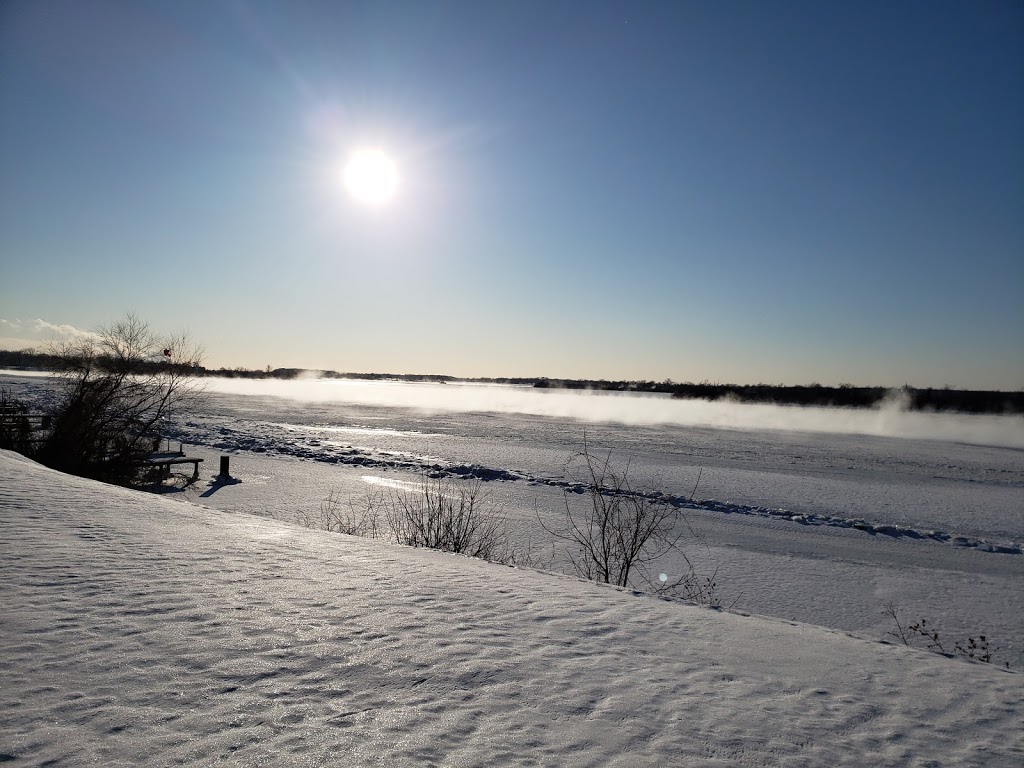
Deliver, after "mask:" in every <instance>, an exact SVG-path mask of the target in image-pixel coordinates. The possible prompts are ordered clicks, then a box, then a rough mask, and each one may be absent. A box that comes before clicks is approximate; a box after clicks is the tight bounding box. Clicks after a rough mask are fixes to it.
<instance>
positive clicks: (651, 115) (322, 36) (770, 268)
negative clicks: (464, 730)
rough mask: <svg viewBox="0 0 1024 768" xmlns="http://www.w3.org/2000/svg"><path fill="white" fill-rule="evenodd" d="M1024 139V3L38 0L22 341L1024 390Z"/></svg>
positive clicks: (12, 235) (473, 366) (18, 69)
mask: <svg viewBox="0 0 1024 768" xmlns="http://www.w3.org/2000/svg"><path fill="white" fill-rule="evenodd" d="M1022 137H1024V3H1021V2H1017V1H1006V2H984V1H983V2H924V1H922V2H856V3H853V2H819V1H817V0H815V1H811V0H807V1H806V2H765V3H761V2H728V1H726V2H652V3H644V2H628V3H627V2H619V3H597V2H551V1H545V2H523V1H522V0H517V1H516V2H503V3H498V2H483V3H480V2H458V3H456V2H430V3H425V2H403V3H386V2H372V3H350V2H301V1H300V0H289V1H288V2H283V1H282V2H255V1H253V0H232V1H230V2H216V1H215V0H194V1H190V0H180V1H179V0H176V1H175V2H117V1H116V0H103V1H100V0H95V1H93V0H71V1H69V2H61V1H59V0H58V1H52V0H51V1H50V2H32V1H31V0H24V1H19V0H10V1H8V2H4V3H3V4H2V5H0V318H3V320H4V322H3V324H2V326H3V327H0V337H4V339H3V343H4V344H5V345H7V346H17V345H18V344H19V343H21V342H22V341H26V340H27V341H32V340H34V339H35V338H36V336H38V333H36V331H34V330H32V328H33V321H36V320H42V321H44V323H43V324H40V323H38V322H36V323H34V327H35V328H36V329H38V328H39V327H41V326H42V325H45V326H46V327H51V326H50V324H52V325H69V326H73V327H77V328H92V327H95V326H96V325H98V324H101V323H104V322H107V321H110V320H112V319H115V318H117V317H118V316H120V315H122V314H123V313H124V312H125V311H126V310H134V311H136V312H137V313H138V314H139V315H141V316H142V317H144V318H146V319H148V320H149V321H150V322H151V324H152V325H154V326H155V327H157V328H160V329H167V330H178V329H183V328H188V329H190V330H191V331H192V333H193V334H194V335H195V336H196V337H198V338H199V339H201V340H202V341H203V342H204V344H205V346H206V350H207V363H208V364H210V365H212V366H221V365H225V366H236V365H242V366H247V367H263V366H265V365H271V366H273V367H279V366H299V367H311V368H320V367H322V368H334V369H337V370H342V371H387V372H395V373H398V372H421V373H449V374H454V375H484V376H501V375H508V376H531V375H548V376H559V377H586V378H591V377H603V378H629V379H636V378H643V379H659V380H660V379H664V378H672V379H675V380H695V381H699V380H703V379H710V380H712V381H714V380H719V381H735V382H757V381H765V382H786V383H807V382H810V381H820V382H822V383H838V382H841V381H848V382H853V383H860V384H886V385H899V384H903V383H906V382H909V383H911V384H914V385H918V386H926V385H933V386H942V385H945V384H950V385H955V386H964V387H975V388H989V387H996V388H1002V389H1018V388H1020V387H1022V386H1024V138H1022ZM366 146H369V147H377V148H381V149H383V150H385V151H386V152H387V153H388V154H389V155H390V156H391V157H392V158H393V159H394V161H395V163H396V165H397V167H398V170H399V174H400V179H401V182H400V187H399V190H398V194H397V195H396V197H395V198H394V199H393V200H391V201H390V202H388V203H386V204H382V205H376V206H369V205H366V204H365V203H360V202H359V201H358V200H355V199H353V198H352V197H351V196H350V195H349V194H348V193H347V192H346V190H345V188H344V186H343V184H342V181H341V176H342V167H343V164H344V162H345V160H346V158H347V157H348V156H349V155H350V153H351V152H352V151H353V150H354V149H355V148H358V147H366ZM33 334H35V335H33Z"/></svg>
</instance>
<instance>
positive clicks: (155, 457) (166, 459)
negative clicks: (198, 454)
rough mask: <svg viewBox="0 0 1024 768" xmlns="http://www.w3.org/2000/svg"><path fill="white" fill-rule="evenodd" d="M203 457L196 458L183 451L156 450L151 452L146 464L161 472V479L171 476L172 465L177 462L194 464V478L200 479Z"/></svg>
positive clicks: (144, 463)
mask: <svg viewBox="0 0 1024 768" xmlns="http://www.w3.org/2000/svg"><path fill="white" fill-rule="evenodd" d="M201 461H202V459H196V458H192V457H189V456H186V455H185V454H184V453H183V452H182V451H154V452H153V453H151V454H149V455H148V456H147V457H146V459H145V461H144V462H143V465H144V466H148V467H152V468H153V469H154V470H156V471H158V472H159V473H160V481H161V482H162V481H164V480H166V479H167V478H169V477H170V476H171V467H172V466H173V465H175V464H192V465H193V467H194V468H195V469H194V470H193V472H192V479H193V480H198V479H199V462H201Z"/></svg>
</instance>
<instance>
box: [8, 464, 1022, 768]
mask: <svg viewBox="0 0 1024 768" xmlns="http://www.w3.org/2000/svg"><path fill="white" fill-rule="evenodd" d="M0 612H2V623H0V643H2V647H3V654H2V656H0V760H6V761H11V763H12V764H13V765H37V764H43V763H46V764H49V765H75V766H79V765H104V766H106V765H167V764H172V763H178V762H183V763H189V764H201V765H205V764H212V763H217V762H221V763H224V764H229V765H331V764H333V765H413V764H439V765H509V764H512V765H567V766H577V765H579V766H582V765H631V766H632V765H681V764H686V765H739V766H761V765H781V764H785V765H792V766H798V765H808V766H811V765H823V764H837V765H979V766H981V765H985V766H1001V765H1006V766H1011V765H1012V766H1019V765H1020V764H1022V763H1024V676H1022V675H1019V674H1014V673H1007V672H1002V671H1000V670H998V669H996V668H993V667H991V666H989V665H982V664H973V663H969V662H965V661H960V660H955V659H948V658H945V657H941V656H937V655H933V654H929V653H926V652H921V651H915V650H910V649H906V648H903V647H896V646H887V645H883V644H880V643H876V642H868V641H865V640H862V639H858V638H854V637H850V636H847V635H845V634H842V633H839V632H835V631H829V630H825V629H822V628H819V627H814V626H809V625H802V624H794V623H789V622H784V621H779V620H773V619H764V618H757V617H750V616H741V615H737V614H731V613H728V612H720V611H712V610H706V609H700V608H695V607H691V606H686V605H682V604H679V603H672V602H667V601H661V600H656V599H652V598H649V597H644V596H638V595H634V594H632V593H629V592H623V591H618V590H614V589H609V588H605V587H600V586H597V585H592V584H589V583H584V582H579V581H576V580H573V579H568V578H564V577H558V576H553V575H549V574H543V573H538V572H534V571H530V570H519V569H512V568H507V567H501V566H495V565H491V564H488V563H485V562H481V561H476V560H471V559H466V558H461V557H455V556H450V555H445V554H441V553H436V552H430V551H424V550H412V549H407V548H402V547H395V546H391V545H387V544H384V543H381V542H377V541H371V540H366V539H354V538H348V537H343V536H337V535H330V534H323V533H318V532H314V531H308V530H305V529H300V528H296V527H293V526H289V525H286V524H282V523H278V522H275V521H272V520H266V519H262V518H257V517H253V516H248V515H239V514H231V513H226V512H220V511H216V510H211V509H206V508H200V507H197V506H194V505H191V504H187V503H181V502H175V501H170V500H166V499H161V498H157V497H153V496H150V495H146V494H142V493H137V492H132V491H127V490H123V489H118V488H112V487H109V486H104V485H101V484H97V483H92V482H90V481H86V480H82V479H77V478H71V477H67V476H64V475H60V474H58V473H55V472H52V471H50V470H47V469H44V468H42V467H40V466H38V465H36V464H33V463H31V462H29V461H27V460H24V459H21V458H20V457H17V456H15V455H13V454H10V453H6V452H0Z"/></svg>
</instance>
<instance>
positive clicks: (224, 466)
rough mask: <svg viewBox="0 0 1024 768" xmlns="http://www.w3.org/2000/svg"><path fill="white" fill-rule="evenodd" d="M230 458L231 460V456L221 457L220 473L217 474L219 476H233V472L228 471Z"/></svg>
mask: <svg viewBox="0 0 1024 768" xmlns="http://www.w3.org/2000/svg"><path fill="white" fill-rule="evenodd" d="M228 460H229V457H227V456H221V457H220V474H219V475H217V477H223V478H228V477H231V473H230V472H228Z"/></svg>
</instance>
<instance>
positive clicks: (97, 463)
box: [40, 313, 202, 482]
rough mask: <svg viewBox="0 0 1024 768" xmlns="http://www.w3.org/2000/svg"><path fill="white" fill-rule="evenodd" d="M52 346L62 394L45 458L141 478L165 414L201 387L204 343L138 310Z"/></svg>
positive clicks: (79, 470)
mask: <svg viewBox="0 0 1024 768" xmlns="http://www.w3.org/2000/svg"><path fill="white" fill-rule="evenodd" d="M50 353H51V354H53V355H54V356H55V357H56V359H57V368H56V370H55V372H54V376H55V378H56V380H57V382H58V386H59V388H60V392H61V396H60V400H59V403H58V405H57V408H56V411H55V413H54V414H53V428H52V431H51V433H50V436H49V437H48V439H47V440H46V442H45V443H44V445H43V447H42V449H41V451H40V459H41V460H42V461H43V463H45V464H47V465H49V466H52V467H55V468H57V469H61V470H63V471H67V472H71V473H74V474H81V475H86V476H90V477H96V478H97V479H103V480H110V481H115V482H131V481H132V480H135V479H137V476H138V472H139V469H138V468H139V460H140V459H141V458H142V457H143V456H144V455H145V453H146V452H147V451H149V450H152V448H153V444H154V441H155V440H157V439H159V435H160V427H161V424H162V422H163V421H164V420H165V419H166V418H168V417H169V416H170V415H171V413H172V411H176V410H178V409H180V408H184V407H187V406H188V405H189V404H190V403H191V402H192V400H193V399H194V398H195V397H196V395H197V393H198V389H197V387H196V384H195V372H196V368H197V367H198V366H199V363H200V361H201V358H202V350H201V348H200V347H199V346H198V345H197V344H195V343H194V342H193V341H192V340H191V339H190V338H189V336H188V335H187V334H178V335H174V336H169V337H161V336H158V335H157V334H156V333H155V332H154V331H152V330H151V329H150V327H149V326H148V325H147V324H146V323H145V322H143V321H142V320H140V319H139V318H138V317H136V316H135V315H134V314H131V313H129V314H128V315H126V316H125V317H124V318H123V319H122V320H119V321H117V322H115V323H113V324H111V325H109V326H104V327H102V328H100V329H99V330H98V331H97V332H96V333H95V334H94V335H92V336H89V337H85V338H83V339H81V340H79V341H77V342H73V343H64V344H61V345H58V346H55V347H53V348H51V350H50Z"/></svg>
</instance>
